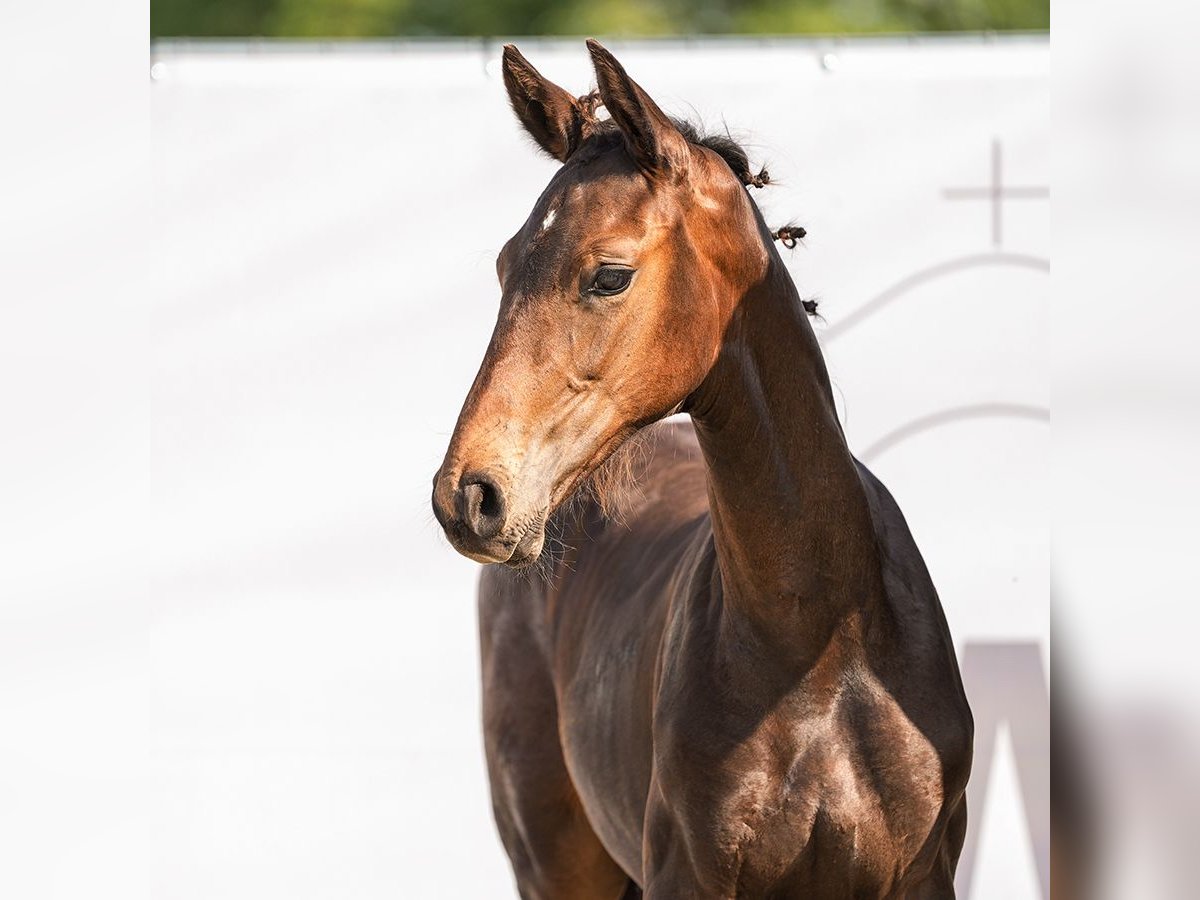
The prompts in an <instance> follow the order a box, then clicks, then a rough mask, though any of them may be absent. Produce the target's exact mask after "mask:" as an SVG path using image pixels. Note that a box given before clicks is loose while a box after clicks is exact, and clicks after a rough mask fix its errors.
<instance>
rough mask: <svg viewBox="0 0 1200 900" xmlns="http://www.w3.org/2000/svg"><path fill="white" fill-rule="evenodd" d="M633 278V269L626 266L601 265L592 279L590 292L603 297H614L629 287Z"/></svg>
mask: <svg viewBox="0 0 1200 900" xmlns="http://www.w3.org/2000/svg"><path fill="white" fill-rule="evenodd" d="M631 280H633V269H627V268H625V267H624V266H601V267H600V269H599V271H597V272H596V277H595V278H593V279H592V284H591V286H590V287H589V288H588V293H589V294H597V295H599V296H601V297H612V296H613V295H615V294H619V293H621V292H622V291H624V290H625V288H627V287H629V282H630V281H631Z"/></svg>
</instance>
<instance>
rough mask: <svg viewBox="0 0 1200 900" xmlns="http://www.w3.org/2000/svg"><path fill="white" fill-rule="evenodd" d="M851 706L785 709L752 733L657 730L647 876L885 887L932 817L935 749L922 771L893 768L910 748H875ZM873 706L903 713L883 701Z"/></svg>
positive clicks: (885, 720)
mask: <svg viewBox="0 0 1200 900" xmlns="http://www.w3.org/2000/svg"><path fill="white" fill-rule="evenodd" d="M785 707H786V704H785ZM855 718H862V710H858V711H855V712H850V711H848V710H846V709H844V708H841V707H840V706H839V705H835V706H834V707H832V708H830V709H829V710H828V711H827V712H826V713H825V714H822V715H818V716H812V717H809V718H803V717H798V716H795V715H794V714H789V712H787V711H786V709H785V711H782V712H779V713H777V714H775V715H767V716H765V717H764V718H763V719H762V720H761V721H760V722H759V723H758V725H757V727H755V728H754V729H753V730H751V731H749V732H748V733H742V732H741V731H739V730H738V729H734V730H733V733H732V734H731V733H730V732H728V731H725V730H721V731H720V732H719V733H710V734H708V735H703V736H702V735H700V734H699V733H697V732H696V731H695V730H694V729H691V730H684V731H682V732H676V733H674V734H670V735H662V741H661V752H660V754H659V756H658V759H659V766H658V769H657V771H656V777H657V780H658V784H659V797H660V798H661V800H660V802H659V808H658V809H654V808H652V809H651V810H649V811H648V816H647V822H648V823H649V824H650V827H649V829H648V833H647V841H648V844H649V846H650V857H651V859H652V860H654V859H657V860H661V861H663V866H662V870H661V871H655V872H649V873H647V874H648V875H649V876H650V879H651V881H653V880H654V879H655V878H665V879H667V881H668V883H672V884H674V885H675V886H674V888H673V889H672V890H675V891H679V892H681V893H686V891H688V890H693V891H697V892H698V893H699V894H700V895H702V896H717V897H737V896H778V897H791V896H804V897H825V896H828V897H841V896H850V895H855V896H860V895H862V896H871V895H876V896H882V895H885V894H886V893H887V892H888V891H889V890H890V889H891V885H892V884H893V883H894V881H895V879H896V877H897V876H898V875H899V874H900V873H902V871H903V870H904V869H905V868H906V867H907V865H908V864H909V863H910V862H911V861H912V860H913V859H914V857H915V855H916V853H917V852H918V850H919V846H920V840H919V839H917V840H914V838H916V837H917V835H920V836H921V837H923V836H924V835H926V834H928V832H929V830H930V828H931V827H932V825H933V823H934V820H935V819H936V818H937V815H938V811H939V806H940V793H939V791H938V790H937V785H935V784H934V783H933V782H934V781H935V780H936V779H935V776H934V774H933V771H934V770H935V769H936V757H935V756H933V754H932V752H930V753H929V754H928V755H924V754H918V762H920V763H921V764H922V765H923V766H925V767H926V770H927V775H925V776H920V777H916V778H912V777H910V774H905V775H903V776H899V777H898V776H897V775H896V772H897V771H900V770H901V769H903V771H905V772H908V773H911V768H908V769H904V768H903V767H904V766H908V765H909V764H910V763H911V762H912V760H911V759H906V760H903V761H900V760H893V759H889V758H887V757H886V756H883V755H880V754H877V753H874V752H873V748H872V746H871V745H870V743H869V742H867V743H866V744H864V742H863V741H862V739H861V737H862V736H861V734H859V733H858V732H857V730H856V729H855V728H854V727H853V725H852V724H847V723H848V721H850V722H852V721H853V720H854V719H855ZM867 718H868V719H870V720H873V721H875V722H876V724H877V726H878V727H883V728H888V727H894V726H895V725H896V724H897V723H896V722H895V721H894V720H893V719H892V717H891V713H890V711H889V710H888V709H887V708H886V706H884V707H882V708H879V709H876V710H874V711H873V712H872V714H871V715H870V716H868V717H867ZM732 720H733V721H736V719H735V718H734V719H732ZM902 764H903V765H902ZM652 806H653V802H652ZM681 849H685V850H686V852H680V850H681ZM680 860H686V864H684V865H683V867H682V868H683V870H682V871H673V872H672V871H670V870H671V869H680ZM651 868H652V869H653V868H655V865H654V864H653V863H652V864H651ZM668 895H670V891H668Z"/></svg>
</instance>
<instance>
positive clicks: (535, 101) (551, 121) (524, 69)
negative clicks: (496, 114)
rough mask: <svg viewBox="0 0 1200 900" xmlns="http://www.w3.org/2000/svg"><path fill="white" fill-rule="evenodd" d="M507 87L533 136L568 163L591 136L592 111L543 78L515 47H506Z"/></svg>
mask: <svg viewBox="0 0 1200 900" xmlns="http://www.w3.org/2000/svg"><path fill="white" fill-rule="evenodd" d="M504 86H505V87H506V88H507V89H508V101H509V103H511V104H512V108H513V112H515V113H516V114H517V118H518V119H520V120H521V124H522V125H524V126H525V130H526V131H527V132H529V136H530V137H532V138H533V139H534V140H535V141H537V145H538V146H539V147H541V148H542V149H543V150H545V151H546V152H547V153H549V154H550V155H551V156H553V157H554V158H555V159H557V160H558V161H559V162H566V161H567V158H568V157H569V156H570V155H571V154H572V153H574V152H575V150H576V149H577V148H578V147H579V145H580V144H582V143H583V141H584V139H585V138H586V137H587V129H588V128H589V127H590V125H591V122H592V118H591V109H585V108H584V107H583V106H581V105H580V103H579V101H578V100H576V99H575V98H574V97H572V96H571V95H570V94H569V93H567V92H566V91H565V90H563V89H562V88H560V87H559V86H558V85H557V84H555V83H554V82H553V81H550V80H548V79H546V78H543V77H542V73H541V72H539V71H538V70H537V69H535V68H534V67H533V66H532V65H530V63H529V60H527V59H526V58H525V57H524V56H522V55H521V51H520V50H518V49H517V48H516V47H514V46H513V45H512V44H505V45H504Z"/></svg>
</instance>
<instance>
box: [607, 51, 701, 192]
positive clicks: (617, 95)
mask: <svg viewBox="0 0 1200 900" xmlns="http://www.w3.org/2000/svg"><path fill="white" fill-rule="evenodd" d="M587 47H588V51H589V52H590V53H591V54H592V66H593V67H594V68H595V70H596V85H597V87H598V88H599V92H600V101H601V102H602V103H603V104H604V108H605V109H607V110H608V114H609V115H610V116H612V120H613V121H614V122H616V123H617V126H618V127H619V128H620V129H621V133H622V134H623V135H624V136H625V142H626V144H627V145H628V147H629V152H630V153H632V154H633V158H634V161H635V162H636V163H637V164H638V167H639V168H640V169H641V170H642V171H643V172H645V173H646V174H647V175H651V176H653V175H658V174H666V173H673V174H680V173H682V172H683V171H684V170H685V169H686V168H687V160H688V146H687V139H686V138H685V137H684V136H683V135H682V134H680V132H679V129H678V128H676V127H675V123H674V122H672V121H671V120H670V119H669V118H668V117H667V115H666V113H664V112H663V111H662V110H661V109H659V108H658V104H657V103H655V102H654V101H653V100H651V99H650V95H649V94H647V93H646V92H645V91H644V90H642V89H641V87H640V86H638V84H637V82H635V81H634V80H633V79H632V78H630V77H629V74H628V73H627V72H626V71H625V68H624V66H622V65H621V64H620V63H619V62H617V59H616V57H615V56H613V55H612V54H611V53H609V52H608V51H607V50H605V49H604V47H602V46H601V45H600V42H599V41H597V40H595V39H594V38H588V42H587Z"/></svg>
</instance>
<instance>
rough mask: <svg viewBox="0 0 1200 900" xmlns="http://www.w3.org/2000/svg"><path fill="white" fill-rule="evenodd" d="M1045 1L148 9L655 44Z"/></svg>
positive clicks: (164, 29)
mask: <svg viewBox="0 0 1200 900" xmlns="http://www.w3.org/2000/svg"><path fill="white" fill-rule="evenodd" d="M1049 27H1050V3H1049V0H693V2H685V0H151V3H150V30H151V33H152V34H153V35H155V36H161V37H167V36H191V37H205V36H219V37H252V36H263V37H293V38H315V37H397V36H435V35H437V36H441V35H447V36H481V37H484V36H494V35H593V34H594V35H601V36H605V35H607V36H626V35H628V36H662V35H687V34H814V33H815V34H838V33H843V34H845V33H870V32H898V31H910V32H911V31H983V30H994V31H1004V30H1014V29H1022V30H1026V29H1027V30H1041V29H1047V28H1049Z"/></svg>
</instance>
